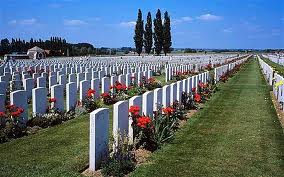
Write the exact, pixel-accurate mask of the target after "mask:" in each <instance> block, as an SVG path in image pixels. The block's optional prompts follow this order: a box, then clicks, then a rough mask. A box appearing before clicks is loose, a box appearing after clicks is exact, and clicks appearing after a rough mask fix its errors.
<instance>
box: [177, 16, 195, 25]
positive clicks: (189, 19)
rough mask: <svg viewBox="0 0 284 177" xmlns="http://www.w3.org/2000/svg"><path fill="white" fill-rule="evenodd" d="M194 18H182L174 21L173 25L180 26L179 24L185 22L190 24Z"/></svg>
mask: <svg viewBox="0 0 284 177" xmlns="http://www.w3.org/2000/svg"><path fill="white" fill-rule="evenodd" d="M192 20H193V18H191V17H188V16H187V17H181V18H178V19H173V24H178V23H183V22H190V21H192Z"/></svg>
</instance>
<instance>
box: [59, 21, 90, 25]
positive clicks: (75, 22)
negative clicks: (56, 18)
mask: <svg viewBox="0 0 284 177" xmlns="http://www.w3.org/2000/svg"><path fill="white" fill-rule="evenodd" d="M63 24H64V25H65V26H79V25H86V24H87V23H86V22H85V21H83V20H64V22H63Z"/></svg>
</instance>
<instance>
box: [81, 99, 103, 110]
mask: <svg viewBox="0 0 284 177" xmlns="http://www.w3.org/2000/svg"><path fill="white" fill-rule="evenodd" d="M82 105H83V107H84V108H85V109H86V111H87V112H89V113H90V112H92V111H94V110H96V109H98V108H100V107H102V105H101V103H100V101H99V100H96V99H94V97H85V98H84V99H83V101H82Z"/></svg>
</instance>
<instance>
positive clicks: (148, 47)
mask: <svg viewBox="0 0 284 177" xmlns="http://www.w3.org/2000/svg"><path fill="white" fill-rule="evenodd" d="M153 23H154V32H153V27H152V17H151V13H150V12H148V15H147V21H146V24H145V27H144V21H143V18H142V12H141V9H139V10H138V18H137V21H136V25H135V34H134V37H133V38H134V43H135V48H136V52H137V53H138V55H140V54H141V53H142V50H143V47H144V49H145V52H146V53H147V54H150V53H151V51H152V48H153V40H154V48H153V49H154V51H155V53H156V54H157V55H160V54H161V53H162V51H163V52H164V54H165V55H167V53H170V52H171V46H172V37H171V20H170V16H169V14H168V12H167V11H166V12H165V13H164V21H162V16H161V11H160V9H158V10H157V13H156V18H154V20H153Z"/></svg>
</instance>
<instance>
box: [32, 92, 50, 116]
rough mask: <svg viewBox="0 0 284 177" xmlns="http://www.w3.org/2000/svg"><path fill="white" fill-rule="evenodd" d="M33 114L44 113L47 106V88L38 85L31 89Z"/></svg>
mask: <svg viewBox="0 0 284 177" xmlns="http://www.w3.org/2000/svg"><path fill="white" fill-rule="evenodd" d="M32 105H33V114H34V115H35V114H44V113H46V108H47V89H46V88H45V87H38V88H34V89H32Z"/></svg>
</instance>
